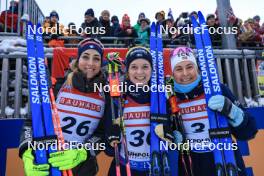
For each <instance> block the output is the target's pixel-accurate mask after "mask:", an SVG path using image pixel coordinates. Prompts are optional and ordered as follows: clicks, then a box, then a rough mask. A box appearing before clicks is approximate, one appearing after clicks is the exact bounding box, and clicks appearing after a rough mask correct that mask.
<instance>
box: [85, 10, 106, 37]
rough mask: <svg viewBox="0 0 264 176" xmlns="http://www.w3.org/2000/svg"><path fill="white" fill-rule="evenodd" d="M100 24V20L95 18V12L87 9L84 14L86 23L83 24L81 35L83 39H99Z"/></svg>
mask: <svg viewBox="0 0 264 176" xmlns="http://www.w3.org/2000/svg"><path fill="white" fill-rule="evenodd" d="M100 27H101V25H100V23H99V21H98V19H97V18H96V17H95V16H94V11H93V9H92V8H90V9H87V10H86V12H85V14H84V22H83V23H82V24H81V28H80V30H81V31H80V33H82V34H81V36H83V37H91V38H97V37H99V34H100V31H99V30H100Z"/></svg>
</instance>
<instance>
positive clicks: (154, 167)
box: [150, 22, 161, 176]
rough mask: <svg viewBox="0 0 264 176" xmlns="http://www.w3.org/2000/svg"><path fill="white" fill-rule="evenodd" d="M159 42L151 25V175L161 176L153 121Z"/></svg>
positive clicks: (155, 107)
mask: <svg viewBox="0 0 264 176" xmlns="http://www.w3.org/2000/svg"><path fill="white" fill-rule="evenodd" d="M156 48H157V42H156V25H155V23H154V22H153V23H152V24H151V33H150V53H151V56H152V75H151V86H152V90H153V91H151V96H150V97H151V100H150V112H151V123H150V141H151V145H150V155H151V175H153V176H160V175H161V164H160V156H159V138H158V136H157V135H156V134H155V127H156V125H157V122H155V121H152V118H153V117H156V116H157V115H158V104H157V103H156V102H157V100H158V91H157V90H158V89H157V85H158V84H157V83H158V82H157V81H158V80H157V51H156Z"/></svg>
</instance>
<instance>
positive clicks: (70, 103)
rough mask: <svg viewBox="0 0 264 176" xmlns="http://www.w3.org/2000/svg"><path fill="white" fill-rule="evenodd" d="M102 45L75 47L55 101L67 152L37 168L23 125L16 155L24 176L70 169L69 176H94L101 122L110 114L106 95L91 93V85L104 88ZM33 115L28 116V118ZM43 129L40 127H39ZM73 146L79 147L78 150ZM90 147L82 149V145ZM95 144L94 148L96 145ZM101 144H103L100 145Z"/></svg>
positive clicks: (28, 131) (93, 42) (85, 43)
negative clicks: (69, 70)
mask: <svg viewBox="0 0 264 176" xmlns="http://www.w3.org/2000/svg"><path fill="white" fill-rule="evenodd" d="M102 58H103V45H102V44H101V42H100V41H98V40H96V39H90V38H87V39H85V40H83V41H81V42H80V43H79V45H78V58H77V60H76V61H75V63H74V64H73V65H72V69H71V70H72V71H73V72H72V73H70V74H69V75H68V77H67V80H66V82H65V84H64V85H63V86H62V88H61V89H60V92H59V94H58V98H57V108H58V113H59V118H60V124H61V128H62V132H63V136H64V139H65V142H74V143H75V145H74V144H73V145H72V146H69V145H70V143H69V145H68V146H69V147H71V148H65V150H64V151H58V152H55V153H52V154H50V155H48V156H47V158H48V163H46V164H45V165H38V164H37V163H36V162H35V157H36V156H35V155H34V154H33V153H32V149H30V148H28V142H31V141H32V133H33V134H34V132H35V130H36V129H33V131H32V130H31V128H32V127H31V123H30V122H29V123H26V124H25V126H24V132H23V133H22V142H21V145H20V152H19V155H20V156H21V158H23V161H24V168H25V173H26V174H27V175H29V176H31V175H36V176H40V175H43V176H44V175H51V173H50V170H49V168H50V167H54V168H58V169H59V170H61V171H63V170H68V169H72V173H73V175H79V176H87V175H89V176H94V175H96V173H97V171H98V166H97V162H96V154H98V153H99V152H100V150H104V146H101V145H100V143H101V142H104V119H105V117H107V116H109V114H111V108H110V106H109V104H108V102H110V97H109V94H107V93H105V92H101V91H99V90H97V89H95V85H94V84H97V85H99V84H103V85H104V84H105V78H104V76H103V74H102V71H101V66H102ZM34 115H35V114H32V118H35V117H34ZM43 128H44V127H43ZM76 143H81V144H83V145H82V146H81V147H80V145H77V144H76ZM87 143H89V144H91V145H90V146H89V145H88V146H85V144H87ZM96 144H98V145H96ZM102 144H103V143H102Z"/></svg>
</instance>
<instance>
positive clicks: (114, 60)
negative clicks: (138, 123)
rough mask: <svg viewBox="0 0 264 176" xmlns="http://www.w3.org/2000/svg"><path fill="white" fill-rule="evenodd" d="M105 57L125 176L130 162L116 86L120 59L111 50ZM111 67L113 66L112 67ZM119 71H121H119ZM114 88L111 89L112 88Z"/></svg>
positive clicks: (129, 172)
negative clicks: (118, 129) (118, 126)
mask: <svg viewBox="0 0 264 176" xmlns="http://www.w3.org/2000/svg"><path fill="white" fill-rule="evenodd" d="M107 59H108V61H109V64H108V73H109V83H110V87H111V89H110V90H111V92H110V95H111V98H112V97H113V99H114V98H116V100H117V101H118V119H120V123H119V125H120V128H121V132H122V145H123V147H124V152H125V164H126V173H127V176H131V170H130V163H129V156H128V149H127V140H126V131H125V125H124V119H123V106H122V94H121V92H120V91H119V89H118V86H119V84H120V81H119V76H120V75H119V68H120V67H121V60H120V57H119V53H117V52H113V53H108V54H107ZM112 67H114V68H113V69H112ZM120 72H121V71H120ZM114 86H116V87H115V89H114V90H113V89H112V88H114Z"/></svg>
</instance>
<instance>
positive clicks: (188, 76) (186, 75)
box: [173, 61, 198, 84]
mask: <svg viewBox="0 0 264 176" xmlns="http://www.w3.org/2000/svg"><path fill="white" fill-rule="evenodd" d="M197 76H198V71H197V67H196V66H195V65H194V63H193V62H191V61H183V62H180V63H178V64H177V65H176V66H175V67H174V70H173V77H174V80H175V81H176V82H177V83H178V84H190V83H192V82H194V81H195V80H196V79H197Z"/></svg>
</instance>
